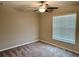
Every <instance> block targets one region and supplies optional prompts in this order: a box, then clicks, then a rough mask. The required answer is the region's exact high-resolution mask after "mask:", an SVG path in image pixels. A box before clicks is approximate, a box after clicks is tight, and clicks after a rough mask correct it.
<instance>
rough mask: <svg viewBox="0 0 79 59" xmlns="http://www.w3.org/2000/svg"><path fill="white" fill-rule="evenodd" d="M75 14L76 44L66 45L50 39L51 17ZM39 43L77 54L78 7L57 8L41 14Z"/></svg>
mask: <svg viewBox="0 0 79 59" xmlns="http://www.w3.org/2000/svg"><path fill="white" fill-rule="evenodd" d="M75 12H76V13H77V28H76V44H75V45H72V44H68V43H65V42H61V41H56V40H53V39H52V30H53V29H52V20H53V19H52V18H53V16H58V15H64V14H70V13H75ZM40 17H41V19H40V41H43V42H46V43H49V44H52V45H55V46H58V47H61V48H65V49H67V50H70V51H73V52H76V53H78V54H79V5H68V6H63V7H59V8H58V9H57V10H54V11H53V12H49V13H43V14H41V15H40Z"/></svg>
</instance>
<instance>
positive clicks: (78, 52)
mask: <svg viewBox="0 0 79 59" xmlns="http://www.w3.org/2000/svg"><path fill="white" fill-rule="evenodd" d="M40 41H41V42H45V43H47V44H51V45H53V46H57V47H59V48H62V49H65V50H68V51H71V52H73V53H76V54H79V51H75V50H71V49H69V48H65V47H62V46H59V45H57V44H52V43H49V42H47V41H44V40H40Z"/></svg>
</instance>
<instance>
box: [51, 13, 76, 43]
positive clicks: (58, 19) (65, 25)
mask: <svg viewBox="0 0 79 59" xmlns="http://www.w3.org/2000/svg"><path fill="white" fill-rule="evenodd" d="M52 30H53V32H52V34H53V35H52V39H55V40H59V41H62V42H67V43H72V44H75V36H76V34H75V32H76V13H75V14H70V15H63V16H53V27H52Z"/></svg>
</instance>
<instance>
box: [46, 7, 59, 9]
mask: <svg viewBox="0 0 79 59" xmlns="http://www.w3.org/2000/svg"><path fill="white" fill-rule="evenodd" d="M47 9H58V7H47Z"/></svg>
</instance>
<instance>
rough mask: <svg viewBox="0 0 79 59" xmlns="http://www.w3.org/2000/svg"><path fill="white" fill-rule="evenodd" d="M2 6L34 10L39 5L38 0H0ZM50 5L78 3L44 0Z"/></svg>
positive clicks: (76, 2) (58, 5) (73, 2)
mask: <svg viewBox="0 0 79 59" xmlns="http://www.w3.org/2000/svg"><path fill="white" fill-rule="evenodd" d="M0 3H1V4H3V5H4V6H10V7H13V8H16V9H22V10H35V9H37V8H38V7H39V5H40V3H39V1H0ZM46 3H47V4H49V6H51V7H60V6H65V5H71V4H79V2H78V1H46V2H45V4H46Z"/></svg>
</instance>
